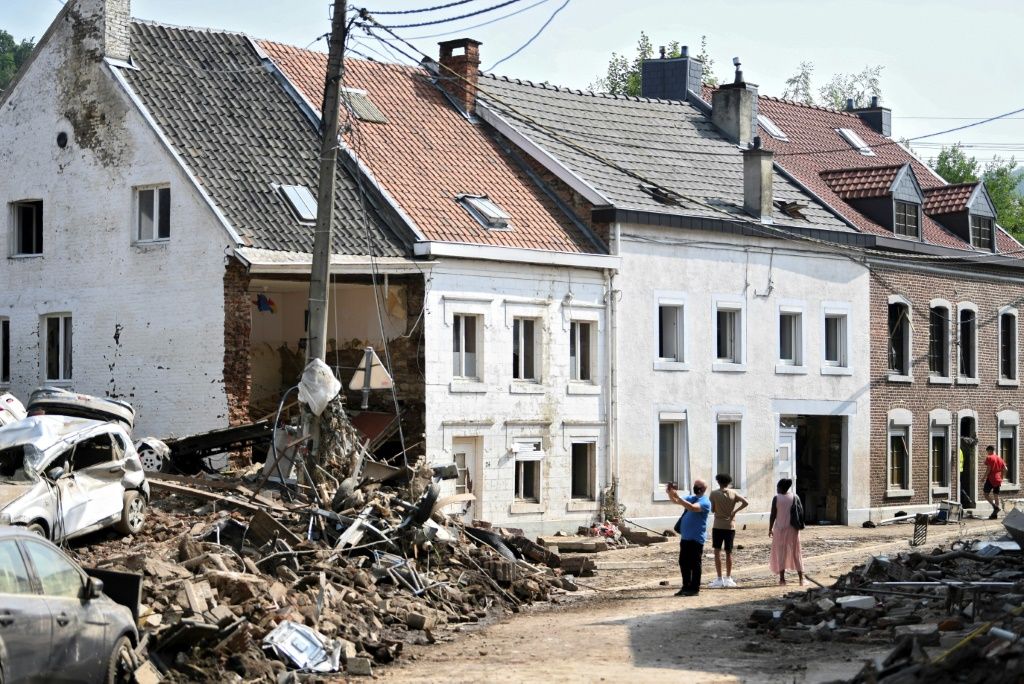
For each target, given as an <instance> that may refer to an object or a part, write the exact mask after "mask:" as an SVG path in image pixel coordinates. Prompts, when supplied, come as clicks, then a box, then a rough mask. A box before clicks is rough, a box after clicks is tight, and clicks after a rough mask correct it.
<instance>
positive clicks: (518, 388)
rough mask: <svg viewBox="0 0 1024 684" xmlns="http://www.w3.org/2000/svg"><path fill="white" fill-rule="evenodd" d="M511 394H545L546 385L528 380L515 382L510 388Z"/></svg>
mask: <svg viewBox="0 0 1024 684" xmlns="http://www.w3.org/2000/svg"><path fill="white" fill-rule="evenodd" d="M508 391H509V394H544V385H541V384H540V383H538V382H530V381H528V380H525V381H522V382H518V381H516V382H513V383H512V384H511V385H509V386H508Z"/></svg>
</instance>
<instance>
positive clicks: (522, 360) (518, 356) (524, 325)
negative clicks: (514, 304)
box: [512, 318, 538, 380]
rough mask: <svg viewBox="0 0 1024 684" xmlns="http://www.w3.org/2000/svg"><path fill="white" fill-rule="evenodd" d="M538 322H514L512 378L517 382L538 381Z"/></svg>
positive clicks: (531, 320) (516, 320)
mask: <svg viewBox="0 0 1024 684" xmlns="http://www.w3.org/2000/svg"><path fill="white" fill-rule="evenodd" d="M536 323H537V322H536V321H535V320H534V319H532V318H516V319H513V321H512V377H513V378H515V379H516V380H537V379H538V374H537V368H536V366H537V364H536V357H537V354H536V351H537V339H536V336H535V331H536V328H537V325H536Z"/></svg>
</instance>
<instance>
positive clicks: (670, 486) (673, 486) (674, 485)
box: [668, 482, 679, 489]
mask: <svg viewBox="0 0 1024 684" xmlns="http://www.w3.org/2000/svg"><path fill="white" fill-rule="evenodd" d="M668 488H669V489H679V485H677V484H676V483H675V482H669V483H668Z"/></svg>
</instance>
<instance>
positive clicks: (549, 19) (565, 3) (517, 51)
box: [487, 0, 571, 71]
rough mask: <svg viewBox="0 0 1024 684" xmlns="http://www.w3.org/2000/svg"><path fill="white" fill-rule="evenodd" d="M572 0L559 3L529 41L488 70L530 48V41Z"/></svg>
mask: <svg viewBox="0 0 1024 684" xmlns="http://www.w3.org/2000/svg"><path fill="white" fill-rule="evenodd" d="M570 1H571V0H565V2H563V3H562V4H561V5H559V6H558V9H556V10H555V11H554V12H553V13H552V14H551V16H550V17H548V20H547V21H545V22H544V23H543V24H542V25H541V27H540V28H539V29H537V32H536V33H534V34H533V35H532V36H530V39H529V40H527V41H526V42H525V43H523V44H522V45H520V46H519V48H518V49H517V50H515V51H514V52H513V53H512V54H510V55H508V56H506V57H502V58H501V59H499V60H498V61H497V62H495V63H494V64H492V65H491V68H490V69H487V71H493V70H494V69H495V67H497V66H498V65H499V64H501V63H502V62H507V61H508V60H510V59H512V58H513V57H515V56H516V55H518V54H519V53H520V52H522V51H523V50H525V49H526V48H528V47H529V46H530V43H532V42H533V41H535V40H537V37H538V36H539V35H540V34H542V33H544V29H546V28H547V27H548V25H549V24H550V23H551V22H552V21H554V20H555V17H557V16H558V13H559V12H561V11H562V10H564V9H565V7H566V5H568V4H569V2H570Z"/></svg>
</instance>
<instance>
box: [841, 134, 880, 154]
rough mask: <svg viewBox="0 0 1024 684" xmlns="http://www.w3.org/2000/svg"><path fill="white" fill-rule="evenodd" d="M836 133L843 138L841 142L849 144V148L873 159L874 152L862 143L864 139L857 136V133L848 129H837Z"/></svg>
mask: <svg viewBox="0 0 1024 684" xmlns="http://www.w3.org/2000/svg"><path fill="white" fill-rule="evenodd" d="M836 133H838V134H839V135H841V136H843V140H845V141H846V142H848V143H850V147H852V148H853V149H855V150H857V151H858V152H860V153H861V154H863V155H864V156H865V157H874V156H875V151H874V150H873V149H871V146H870V145H868V144H867V143H866V142H864V138H862V137H860V136H859V135H857V132H856V131H854V130H852V129H850V128H837V129H836Z"/></svg>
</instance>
